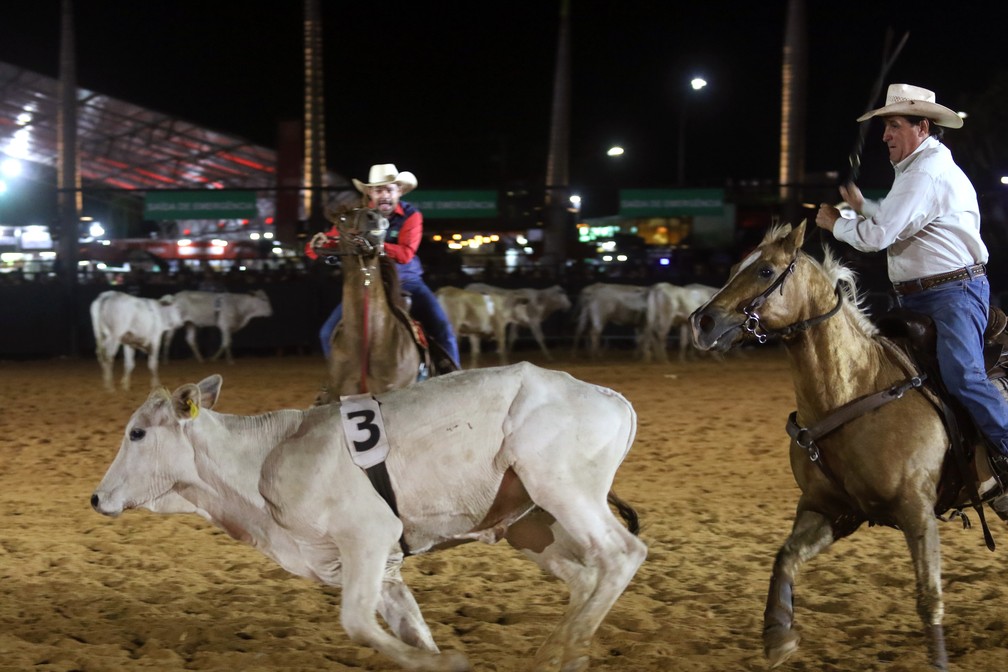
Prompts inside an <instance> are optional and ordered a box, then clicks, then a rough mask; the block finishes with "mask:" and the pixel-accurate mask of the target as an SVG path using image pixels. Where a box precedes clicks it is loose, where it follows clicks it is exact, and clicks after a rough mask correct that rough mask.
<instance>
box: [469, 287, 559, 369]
mask: <svg viewBox="0 0 1008 672" xmlns="http://www.w3.org/2000/svg"><path fill="white" fill-rule="evenodd" d="M466 289H468V290H470V291H473V292H483V293H489V294H501V295H503V296H508V297H512V298H513V299H514V300H515V301H514V304H513V307H512V311H511V321H510V322H509V324H508V342H507V350H508V352H511V350H512V349H513V348H514V342H515V339H516V338H517V337H518V327H527V328H528V330H529V331H531V332H532V337H533V338H535V340H536V343H538V344H539V349H540V350H542V353H543V355H545V356H546V358H547V359H553V356H552V355H551V354H550V351H549V349H547V347H546V338H545V337H544V336H543V330H542V324H543V322H545V321H546V318H548V317H549V316H550V315H552V314H553V313H555V312H557V311H558V310H570V309H571V302H570V299H569V298H567V292H566V291H565V290H564V288H563V287H561V286H560V285H553V286H552V287H547V288H546V289H532V288H531V287H526V288H521V289H504V288H502V287H495V286H493V285H487V284H483V283H481V282H474V283H472V284H469V285H466Z"/></svg>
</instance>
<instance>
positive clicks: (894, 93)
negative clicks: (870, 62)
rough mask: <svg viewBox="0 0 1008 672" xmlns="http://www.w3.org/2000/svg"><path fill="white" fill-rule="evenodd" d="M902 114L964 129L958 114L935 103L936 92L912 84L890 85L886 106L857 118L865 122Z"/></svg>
mask: <svg viewBox="0 0 1008 672" xmlns="http://www.w3.org/2000/svg"><path fill="white" fill-rule="evenodd" d="M892 114H901V115H904V116H908V117H926V118H928V119H930V120H931V121H933V122H934V123H936V124H938V125H939V126H947V127H949V128H962V125H963V120H962V117H960V116H959V115H958V114H956V113H955V112H953V111H952V110H950V109H949V108H947V107H945V106H944V105H939V104H938V103H936V102H935V94H934V91H928V90H927V89H922V88H921V87H919V86H913V85H911V84H890V85H889V90H888V91H886V101H885V106H884V107H880V108H879V109H877V110H872V111H871V112H866V113H864V114H862V115H861V116H860V117H858V118H857V120H858V121H865V120H867V119H871V118H872V117H884V116H887V115H892Z"/></svg>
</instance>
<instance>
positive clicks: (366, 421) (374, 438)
mask: <svg viewBox="0 0 1008 672" xmlns="http://www.w3.org/2000/svg"><path fill="white" fill-rule="evenodd" d="M346 417H347V420H357V419H359V420H360V422H358V423H357V429H358V430H366V431H367V432H368V438H367V440H366V441H354V442H353V445H354V450H356V451H357V452H358V453H363V452H364V451H367V450H371V449H372V448H374V447H375V446H377V445H378V439H379V438H381V429H379V427H378V425H376V424H374V418H375V414H374V411H369V410H366V409H365V410H363V411H353V412H352V413H347V416H346Z"/></svg>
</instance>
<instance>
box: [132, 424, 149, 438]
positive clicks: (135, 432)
mask: <svg viewBox="0 0 1008 672" xmlns="http://www.w3.org/2000/svg"><path fill="white" fill-rule="evenodd" d="M145 436H147V430H144V429H140V428H139V427H134V428H133V429H131V430H130V433H129V438H130V441H139V440H140V439H142V438H144V437H145Z"/></svg>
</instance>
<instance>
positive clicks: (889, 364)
mask: <svg viewBox="0 0 1008 672" xmlns="http://www.w3.org/2000/svg"><path fill="white" fill-rule="evenodd" d="M804 238H805V223H804V222H803V223H802V224H801V225H800V226H798V227H797V228H796V229H794V230H792V228H791V226H790V225H785V226H781V227H776V228H774V229H771V231H770V232H769V233H768V234H767V236H766V237H765V238H764V240H763V242H762V243H761V244H760V246H759V247H758V248H757V249H756V250H755V251H754V252H752V253H751V254H750V255H749V256H747V257H746V258H745V259H743V260H742V261H741V262H740V263H739V264H738V265H737V266H736V267H735V268H733V269H732V275H731V277H730V278H729V280H728V282H727V284H726V285H725V286H724V287H723V288H721V290H719V292H718V293H717V294H716V295H714V296H713V297H712V298H711V299H710V300H709V301H708V302H707V304H706V305H704V306H702V307H701V308H699V309H697V310H696V312H694V313H693V315H691V316H690V326H691V328H692V334H693V340H694V343H695V344H696V346H697V347H699V348H702V349H705V350H716V351H725V350H728V349H729V348H731V347H732V346H734V345H736V344H738V343H740V342H742V341H743V340H745V339H747V338H752V337H755V338H757V339H758V340H760V341H763V340H765V339H766V337H767V336H770V335H778V336H781V337H782V340H783V344H784V347H785V349H786V351H787V355H788V360H789V362H790V369H791V374H792V378H793V382H794V387H795V396H796V400H797V406H798V409H797V412H796V415H795V416H793V419H794V420H795V422H791V423H789V424H790V425H791V426H790V427H789V434H791V435H792V436H793V437H795V438H794V439H793V440H792V441H791V470H792V472H793V473H794V477H795V481H796V482H797V484H798V487H799V488H800V489H801V496H800V497H799V499H798V507H797V512H796V514H795V519H794V524H793V527H792V530H791V534H790V536H789V537H788V538H787V540H786V541H785V542H784V545H783V546H782V547H781V549H780V550H779V552H778V553H777V557H776V560H775V562H774V567H773V575H772V578H771V581H770V590H769V596H768V598H767V606H766V611H765V612H764V621H763V645H764V652H765V653H766V656H767V658H768V659H769V662H770V664H771V667H775V666H777V665H779V664H781V663H782V662H784V661H785V660H786V659H787V658H788V657H789V656H790V655H791V654H792V653H794V652H795V650H796V649H797V648H798V642H799V640H800V636H799V635H798V633H797V632H796V631H795V630H794V629H793V620H794V608H793V602H792V598H793V595H792V591H793V587H794V579H795V575H796V573H797V571H798V568H799V566H800V565H801V564H802V563H804V562H805V561H807V560H809V559H810V558H812V557H814V556H815V555H817V554H818V553H820V552H821V551H823V550H824V549H826V548H827V547H828V546H829V545H830V544H832V543H833V542H834V541H836V540H837V539H840V538H842V537H845V536H847V535H848V534H850V533H852V532H853V531H854V530H856V529H857V528H858V527H859V526H860V525H861V524H862V523H864V522H865V521H869V522H870V523H872V524H882V525H888V526H892V527H895V528H897V529H899V530H901V531H902V532H903V535H904V537H905V539H906V542H907V545H908V546H909V547H910V554H911V556H912V559H913V566H914V573H915V575H916V582H917V611H918V613H919V615H920V617H921V619H923V621H924V626H925V630H926V633H927V636H928V637H929V644H930V647H929V648H930V656H931V664H932V665H933V666H934V668H936V669H939V670H946V669H947V667H948V659H947V655H946V651H945V642H944V635H943V631H942V625H941V618H942V609H943V607H942V596H941V567H940V548H939V536H938V524H937V520H938V519H937V516H938V515H940V514H942V513H945V512H947V511H955V512H961V509H962V508H964V507H965V506H966V505H968V504H969V503H971V501H970V500H971V499H972V498H971V497H970V496H969V495H967V494H966V493H964V492H963V490H964V489H968V490H971V491H972V492H971V494H973V493H975V492H976V490H975V486H973V483H974V482H975V480H976V479H975V478H970V480H969V482H968V483H965V484H962V483H960V484H958V485H956V486H955V487H953V488H952V489H951V491H950V492H951V497H948V496H947V495H948V494H949V489H948V488H946V487H944V486H945V481H944V480H942V481H941V483H942V486H943V487H942V488H939V482H940V479H941V476H942V470H943V465H944V464H945V462H946V458H947V456H948V455H949V453H950V451H949V445H950V434H949V433H948V432H947V431H946V427H945V423H944V422H943V419H942V415H941V412H940V411H938V410H937V409H936V405H935V403H933V401H935V400H936V399H937V398H936V397H934V396H933V395H931V394H930V392H929V391H926V390H925V389H923V388H922V387H921V386H920V377H919V376H918V375H917V368H916V366H915V364H914V363H913V361H912V360H910V359H909V358H908V357H907V356H906V355H905V354H903V351H902V350H901V349H899V348H898V347H897V346H896V345H895V344H894V343H893V342H892V341H889V340H888V339H886V338H883V337H881V336H880V335H879V333H878V329H877V328H876V327H875V326H874V325H873V323H872V322H871V321H870V320H869V318H868V315H867V314H866V313H865V312H864V311H863V310H862V308H861V307H860V305H859V298H858V296H857V293H856V287H855V284H854V283H855V276H854V273H853V272H852V271H850V270H849V269H847V268H845V267H844V266H842V265H841V264H840V263H839V262H838V261H837V260H836V259H835V258H834V257H833V255H832V254H831V253H830V252H829V250H826V256H825V260H824V261H823V262H822V263H820V262H818V261H816V260H815V259H813V258H812V257H810V256H808V255H807V254H805V253H804V252H802V251H801V246H802V243H803V242H804ZM886 395H889V397H890V399H891V401H892V403H884V405H878V404H877V403H873V402H872V400H881V398H882V397H884V396H886ZM866 403H868V404H870V406H871V408H872V410H871V412H868V413H864V414H861V413H860V412H858V413H854V414H853V415H852V416H848V417H846V418H844V421H843V422H833V419H836V418H837V417H838V415H839V414H838V413H836V412H837V411H838V409H840V410H841V412H844V411H845V410H846V409H851V408H855V407H857V408H858V409H860V408H862V407H864V405H865V404H866ZM878 403H883V402H881V401H879V402H878ZM845 405H847V406H845ZM842 407H844V408H842ZM828 425H832V426H829V428H828V429H827V430H826V431H825V432H820V433H819V435H818V437H815V436H813V435H815V434H816V433H817V432H814V431H810V430H809V428H811V429H812V430H816V429H817V428H819V429H821V428H823V427H825V426H828ZM796 428H797V431H795V429H796ZM802 428H804V429H802ZM977 456H978V459H977V460H976V468H977V473H979V474H982V476H981V477H980V478H987V479H988V480H987V481H986V482H985V483H984V484H982V485H981V486H980V488H981V490H982V489H983V487H984V486H986V487H988V488H989V487H990V485H991V484H993V479H991V478H990V472H989V468H988V466H987V463H986V459H982V458H985V456H986V451H985V450H984V449H983V448H982V447H979V446H978V447H977ZM995 492H996V491H995ZM978 512H979V513H981V516H982V508H980V506H979V505H978Z"/></svg>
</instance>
